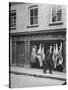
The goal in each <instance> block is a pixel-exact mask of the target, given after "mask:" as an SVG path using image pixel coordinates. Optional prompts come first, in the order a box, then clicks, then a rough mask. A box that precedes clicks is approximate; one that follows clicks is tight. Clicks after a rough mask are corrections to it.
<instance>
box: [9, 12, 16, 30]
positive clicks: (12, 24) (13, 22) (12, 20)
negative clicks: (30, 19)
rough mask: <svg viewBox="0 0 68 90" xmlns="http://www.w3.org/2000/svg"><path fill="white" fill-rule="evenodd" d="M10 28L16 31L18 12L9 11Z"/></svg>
mask: <svg viewBox="0 0 68 90" xmlns="http://www.w3.org/2000/svg"><path fill="white" fill-rule="evenodd" d="M9 28H10V29H16V10H11V11H9Z"/></svg>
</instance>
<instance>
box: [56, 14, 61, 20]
mask: <svg viewBox="0 0 68 90" xmlns="http://www.w3.org/2000/svg"><path fill="white" fill-rule="evenodd" d="M61 20H62V15H61V13H57V21H61Z"/></svg>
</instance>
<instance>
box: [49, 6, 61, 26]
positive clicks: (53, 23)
mask: <svg viewBox="0 0 68 90" xmlns="http://www.w3.org/2000/svg"><path fill="white" fill-rule="evenodd" d="M54 7H55V8H56V15H55V16H56V21H55V22H53V21H52V19H53V18H52V17H53V16H52V15H53V12H52V11H53V8H54ZM59 7H60V10H61V20H60V21H58V20H57V14H58V13H57V9H58V8H59ZM62 19H63V18H62V7H61V6H60V5H52V6H51V22H50V24H49V25H61V24H63V20H62Z"/></svg>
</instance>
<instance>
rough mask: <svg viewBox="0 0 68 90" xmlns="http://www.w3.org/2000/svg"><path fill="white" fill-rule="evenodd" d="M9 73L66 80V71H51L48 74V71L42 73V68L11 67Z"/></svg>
mask: <svg viewBox="0 0 68 90" xmlns="http://www.w3.org/2000/svg"><path fill="white" fill-rule="evenodd" d="M9 72H10V73H14V74H19V75H29V76H35V77H40V78H50V79H57V80H63V81H65V80H66V73H63V72H57V71H53V74H50V73H49V71H47V72H46V74H45V73H43V70H42V69H33V68H23V67H11V68H10V71H9Z"/></svg>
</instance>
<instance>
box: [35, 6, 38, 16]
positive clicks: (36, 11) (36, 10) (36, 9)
mask: <svg viewBox="0 0 68 90" xmlns="http://www.w3.org/2000/svg"><path fill="white" fill-rule="evenodd" d="M35 16H38V8H35Z"/></svg>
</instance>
